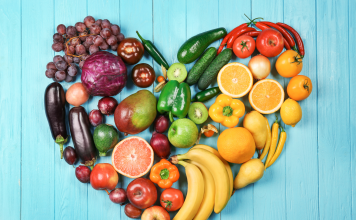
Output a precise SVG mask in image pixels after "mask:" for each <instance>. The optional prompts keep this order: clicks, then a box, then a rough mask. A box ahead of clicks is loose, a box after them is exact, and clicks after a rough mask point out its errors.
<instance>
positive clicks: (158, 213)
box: [141, 206, 171, 220]
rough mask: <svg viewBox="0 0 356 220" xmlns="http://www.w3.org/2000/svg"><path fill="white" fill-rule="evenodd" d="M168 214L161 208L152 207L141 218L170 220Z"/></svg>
mask: <svg viewBox="0 0 356 220" xmlns="http://www.w3.org/2000/svg"><path fill="white" fill-rule="evenodd" d="M170 219H171V218H170V216H169V214H168V212H167V211H166V210H165V209H164V208H162V207H161V206H152V207H149V208H148V209H146V210H145V211H144V212H143V213H142V216H141V220H170Z"/></svg>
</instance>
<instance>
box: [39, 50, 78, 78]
mask: <svg viewBox="0 0 356 220" xmlns="http://www.w3.org/2000/svg"><path fill="white" fill-rule="evenodd" d="M73 60H74V59H73V57H71V56H68V55H64V56H63V57H62V56H61V55H56V56H54V57H53V62H49V63H47V70H46V76H47V77H48V78H52V79H53V80H54V81H56V82H62V81H63V80H65V81H66V82H72V81H74V79H75V78H74V77H75V76H76V75H77V74H78V69H77V66H76V65H75V63H74V61H73ZM76 61H77V62H79V61H78V60H76Z"/></svg>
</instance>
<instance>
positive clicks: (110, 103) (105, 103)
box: [98, 96, 119, 115]
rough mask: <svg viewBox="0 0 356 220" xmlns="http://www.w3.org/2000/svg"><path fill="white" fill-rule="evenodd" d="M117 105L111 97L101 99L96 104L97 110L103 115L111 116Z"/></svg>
mask: <svg viewBox="0 0 356 220" xmlns="http://www.w3.org/2000/svg"><path fill="white" fill-rule="evenodd" d="M118 104H119V103H117V101H116V99H115V98H113V97H107V96H106V97H103V98H101V99H100V100H99V102H98V108H99V110H100V111H101V113H102V114H104V115H112V114H114V112H115V109H116V107H117V105H118Z"/></svg>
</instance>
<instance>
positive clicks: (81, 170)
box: [75, 165, 91, 183]
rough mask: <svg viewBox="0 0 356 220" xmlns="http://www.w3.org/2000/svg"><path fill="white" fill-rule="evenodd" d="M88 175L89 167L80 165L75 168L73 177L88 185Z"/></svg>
mask: <svg viewBox="0 0 356 220" xmlns="http://www.w3.org/2000/svg"><path fill="white" fill-rule="evenodd" d="M90 173H91V171H90V169H89V167H86V166H82V165H80V166H78V167H77V168H75V176H76V177H77V179H78V180H79V181H80V182H82V183H89V180H90Z"/></svg>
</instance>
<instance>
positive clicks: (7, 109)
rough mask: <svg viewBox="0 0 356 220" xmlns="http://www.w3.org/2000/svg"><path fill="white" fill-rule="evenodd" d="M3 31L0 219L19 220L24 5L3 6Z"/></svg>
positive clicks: (0, 14)
mask: <svg viewBox="0 0 356 220" xmlns="http://www.w3.org/2000/svg"><path fill="white" fill-rule="evenodd" d="M0 27H1V31H0V39H1V41H2V51H1V55H0V66H1V68H0V105H1V108H0V122H1V125H2V126H0V134H1V139H0V160H1V161H2V165H3V167H2V169H0V179H1V181H0V195H1V196H0V207H1V216H4V217H6V218H7V219H20V216H21V213H20V211H21V210H20V209H21V184H22V183H21V130H22V127H21V123H22V121H21V110H22V109H21V88H22V84H21V73H22V69H21V58H20V56H21V1H11V2H5V1H1V2H0ZM15 62H16V64H15Z"/></svg>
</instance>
